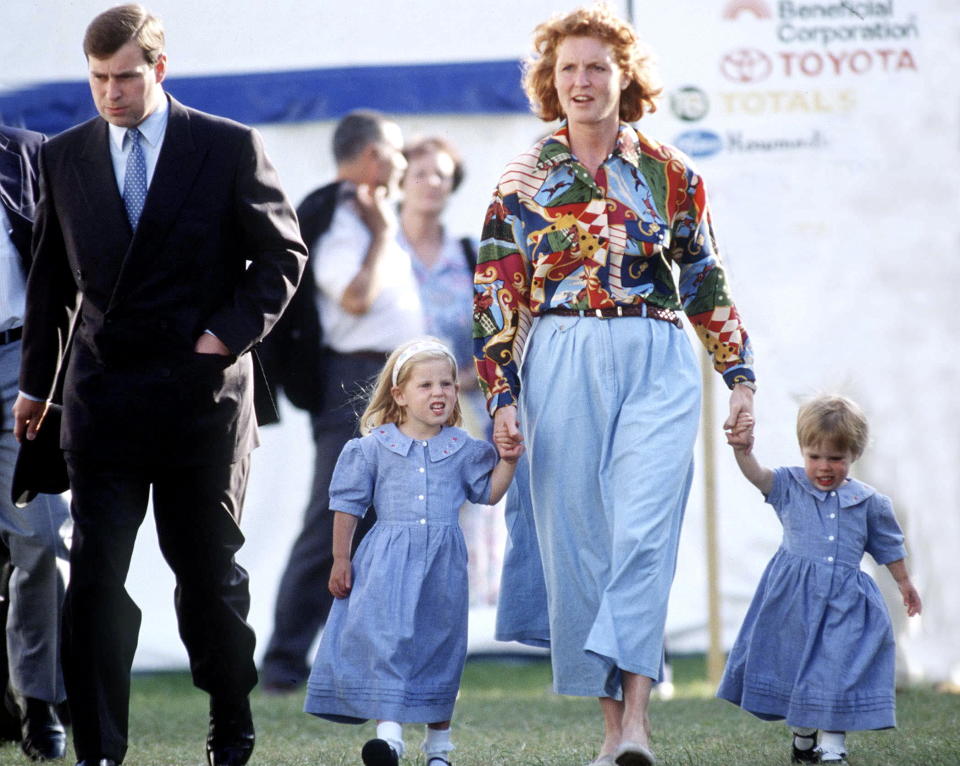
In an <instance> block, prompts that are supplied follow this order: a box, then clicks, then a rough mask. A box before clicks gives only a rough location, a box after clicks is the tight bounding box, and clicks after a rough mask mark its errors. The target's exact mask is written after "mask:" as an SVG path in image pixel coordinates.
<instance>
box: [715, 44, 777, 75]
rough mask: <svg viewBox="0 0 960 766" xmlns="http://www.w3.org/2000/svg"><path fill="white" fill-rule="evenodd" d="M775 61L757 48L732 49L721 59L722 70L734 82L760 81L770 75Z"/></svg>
mask: <svg viewBox="0 0 960 766" xmlns="http://www.w3.org/2000/svg"><path fill="white" fill-rule="evenodd" d="M772 70H773V63H772V62H771V61H770V57H769V56H768V55H767V54H766V53H764V52H763V51H760V50H757V49H756V48H741V49H740V50H736V51H731V52H730V53H728V54H726V55H725V56H724V57H723V58H722V59H720V71H721V73H722V74H723V76H724V77H726V78H727V79H728V80H732V81H733V82H759V81H760V80H765V79H767V78H768V77H769V76H770V72H771V71H772Z"/></svg>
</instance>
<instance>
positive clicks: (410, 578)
mask: <svg viewBox="0 0 960 766" xmlns="http://www.w3.org/2000/svg"><path fill="white" fill-rule="evenodd" d="M496 461H497V456H496V452H495V450H494V449H493V447H492V445H490V444H488V443H487V442H484V441H480V440H478V439H474V438H472V437H471V436H470V435H469V434H468V433H467V432H466V431H463V430H462V429H459V428H450V427H445V428H443V430H442V431H441V432H440V433H439V434H438V435H437V436H435V437H433V438H432V439H429V440H426V441H418V440H414V439H411V438H410V437H409V436H405V435H404V434H403V433H401V432H400V430H399V429H398V428H397V427H396V425H394V424H392V423H390V424H386V425H383V426H380V427H379V428H377V429H375V430H374V431H373V432H372V433H371V434H369V435H367V436H364V437H363V438H360V439H353V440H351V441H350V442H348V443H347V445H346V446H345V447H344V449H343V452H342V453H341V454H340V459H339V460H338V461H337V467H336V469H335V470H334V473H333V480H332V482H331V484H330V508H331V509H332V510H335V511H344V512H346V513H351V514H354V515H355V516H362V515H363V514H364V513H365V512H366V510H367V508H368V507H370V506H371V505H373V506H374V507H375V508H376V509H377V521H376V524H374V526H373V527H372V528H371V530H370V531H369V532H368V533H367V535H366V536H365V537H364V539H363V541H362V542H361V543H360V545H359V547H358V548H357V552H356V554H355V556H354V559H353V590H352V591H351V593H350V595H349V596H348V597H347V598H344V599H336V600H335V601H334V603H333V608H332V609H331V611H330V617H329V620H328V621H327V626H326V628H325V629H324V631H323V635H322V637H321V639H320V646H319V648H318V650H317V657H316V660H315V662H314V664H313V669H312V671H311V673H310V678H309V679H308V681H307V697H306V702H305V704H304V710H305V711H306V712H308V713H312V714H314V715H317V716H320V717H322V718H327V719H329V720H332V721H338V722H341V723H362V722H364V721H366V720H368V719H371V718H373V719H381V720H382V719H385V720H391V721H398V722H400V723H434V722H439V721H447V720H450V718H451V717H452V715H453V705H454V701H455V699H456V696H457V691H458V689H459V687H460V675H461V673H462V672H463V664H464V660H465V659H466V653H467V609H468V594H467V550H466V545H465V544H464V540H463V534H462V532H461V531H460V524H459V520H458V513H459V510H460V506H461V505H463V502H464V500H470V501H471V502H474V503H485V502H487V500H488V499H489V496H490V473H491V471H492V470H493V467H494V465H496ZM323 587H327V584H326V583H323Z"/></svg>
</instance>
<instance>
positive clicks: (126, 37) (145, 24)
mask: <svg viewBox="0 0 960 766" xmlns="http://www.w3.org/2000/svg"><path fill="white" fill-rule="evenodd" d="M131 40H133V41H134V42H136V44H137V47H139V48H140V50H141V51H143V58H144V59H145V60H146V62H147V63H148V64H149V65H150V66H153V65H154V64H156V63H157V60H158V59H159V58H160V55H161V54H162V53H163V44H164V37H163V24H162V23H161V21H160V19H159V18H157V17H156V16H154V15H153V14H152V13H150V12H149V11H148V10H147V9H146V8H144V7H143V6H142V5H138V4H136V3H130V4H128V5H118V6H116V7H115V8H111V9H110V10H107V11H104V12H103V13H101V14H100V15H99V16H97V17H96V18H95V19H94V20H93V21H91V22H90V24H89V25H88V26H87V31H86V33H85V34H84V36H83V54H84V55H85V56H86V57H87V58H90V57H91V56H92V57H93V58H97V59H105V58H109V57H110V56H112V55H113V54H114V53H116V52H117V51H118V50H120V49H121V48H122V47H123V46H124V45H126V44H127V43H128V42H130V41H131Z"/></svg>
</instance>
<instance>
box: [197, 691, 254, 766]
mask: <svg viewBox="0 0 960 766" xmlns="http://www.w3.org/2000/svg"><path fill="white" fill-rule="evenodd" d="M255 742H256V735H255V733H254V730H253V715H252V714H251V713H250V700H249V699H248V698H247V697H243V698H242V699H239V700H237V699H218V698H216V697H211V698H210V728H209V730H208V733H207V763H208V764H209V766H243V765H244V764H245V763H246V762H247V761H249V760H250V754H251V753H252V752H253V745H254V743H255Z"/></svg>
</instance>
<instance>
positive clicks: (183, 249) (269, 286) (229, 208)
mask: <svg viewBox="0 0 960 766" xmlns="http://www.w3.org/2000/svg"><path fill="white" fill-rule="evenodd" d="M163 43H164V36H163V29H162V27H161V25H160V22H159V20H158V19H156V18H155V17H153V16H151V15H150V14H149V13H148V12H147V11H146V10H145V9H143V8H142V7H141V6H139V5H125V6H118V7H116V8H112V9H110V10H108V11H106V12H104V13H102V14H100V15H99V16H97V17H96V18H95V19H94V20H93V21H92V22H91V23H90V25H89V27H88V28H87V31H86V35H85V37H84V52H85V54H86V56H87V61H88V65H89V79H90V88H91V92H92V94H93V99H94V102H95V104H96V107H97V110H98V111H99V113H100V117H97V118H94V119H93V120H91V121H89V122H86V123H84V124H82V125H79V126H77V127H75V128H72V129H70V130H68V131H66V132H64V133H62V134H60V135H59V136H57V137H55V138H53V139H51V140H50V141H48V142H47V143H46V144H45V145H44V148H43V150H42V151H41V154H40V189H41V193H40V202H39V205H38V213H37V223H36V232H35V235H34V244H33V253H34V267H33V269H32V271H31V274H30V279H29V281H28V285H27V315H26V322H25V325H24V338H23V362H22V367H21V375H20V390H21V395H20V397H19V398H18V400H17V404H16V406H15V408H14V414H15V417H16V434H17V436H18V437H25V438H27V439H29V438H32V437H33V436H35V433H36V429H37V428H38V427H42V418H43V413H44V411H45V400H46V399H47V398H48V397H49V394H50V391H51V389H52V388H53V385H54V379H55V378H56V375H57V367H58V363H59V360H60V357H61V354H62V351H63V345H64V340H65V338H66V337H67V335H68V332H69V329H70V326H71V323H72V324H73V326H74V329H73V339H72V341H71V349H70V354H69V359H68V361H67V369H66V376H65V378H64V387H63V424H62V429H61V446H62V447H63V448H64V450H65V454H66V458H67V467H68V472H69V476H70V489H71V492H72V498H73V516H74V524H75V531H74V536H73V544H72V548H71V554H70V564H71V578H70V584H69V587H68V589H67V595H66V603H65V607H64V645H63V666H64V675H65V679H66V685H67V698H68V701H69V703H70V711H71V715H72V718H73V736H74V745H75V748H76V753H77V757H78V760H79V761H80V765H81V766H92V765H93V764H97V766H112V765H113V764H119V763H120V762H121V761H122V760H123V758H124V755H125V753H126V749H127V716H128V705H129V692H130V668H131V665H132V662H133V655H134V651H135V648H136V643H137V632H138V629H139V625H140V611H139V609H138V608H137V606H136V605H135V604H134V603H133V602H132V600H131V599H130V597H129V595H128V594H127V592H126V590H125V588H124V581H125V578H126V574H127V570H128V567H129V562H130V557H131V554H132V551H133V545H134V539H135V536H136V532H137V529H138V527H139V525H140V523H141V522H142V521H143V519H144V516H145V513H146V508H147V499H148V496H149V495H150V494H151V492H152V499H153V510H154V517H155V521H156V526H157V537H158V539H159V543H160V548H161V550H162V552H163V555H164V557H165V559H166V560H167V562H168V563H169V564H170V567H171V568H172V569H173V571H174V574H175V575H176V582H177V585H176V592H175V605H176V611H177V618H178V621H179V627H180V635H181V637H182V639H183V641H184V644H185V645H186V648H187V653H188V655H189V658H190V669H191V672H192V674H193V680H194V683H195V685H196V686H198V687H199V688H201V689H203V690H204V691H206V692H208V693H209V694H210V729H209V735H208V737H207V756H208V761H209V762H210V764H211V766H240V765H241V764H243V763H246V761H247V760H248V759H249V757H250V753H251V751H252V749H253V743H254V731H253V723H252V720H251V715H250V705H249V701H248V694H249V692H250V690H251V689H252V688H253V687H254V685H255V684H256V682H257V673H256V668H255V666H254V662H253V649H254V635H253V630H252V629H251V628H250V626H249V625H248V624H247V622H246V616H247V612H248V609H249V601H250V597H249V590H248V583H247V574H246V572H245V571H244V570H243V569H242V568H241V567H240V566H239V565H238V564H237V563H236V561H235V558H234V554H235V553H236V552H237V550H238V549H239V548H240V546H241V544H242V543H243V535H242V534H241V532H240V527H239V521H240V513H241V507H242V503H243V496H244V491H245V488H246V481H247V472H248V467H249V452H250V451H251V450H252V449H253V448H254V447H255V446H256V445H257V432H256V424H255V421H254V409H253V381H252V376H253V364H252V361H251V355H250V354H249V353H247V352H248V351H250V349H251V347H252V346H253V345H254V344H256V343H257V342H258V341H260V339H261V338H263V336H264V335H265V334H266V333H267V332H268V331H269V330H270V328H271V327H272V325H273V324H274V322H275V321H276V320H277V318H278V317H279V316H280V314H281V312H282V311H283V309H284V307H285V306H286V304H287V302H288V301H289V300H290V297H291V296H292V295H293V292H294V290H295V289H296V286H297V283H298V282H299V279H300V275H301V272H302V270H303V267H304V264H305V261H306V248H305V247H304V245H303V243H302V241H301V240H300V236H299V231H298V228H297V221H296V216H295V214H294V212H293V209H292V207H291V206H290V204H289V202H288V200H287V198H286V196H285V195H284V193H283V191H282V190H281V188H280V185H279V181H278V178H277V175H276V173H275V171H274V169H273V167H272V166H271V165H270V162H269V161H268V159H267V158H266V155H265V154H264V150H263V146H262V143H261V140H260V138H259V136H258V135H257V133H256V132H255V131H253V130H251V129H250V128H247V127H245V126H243V125H239V124H237V123H234V122H231V121H228V120H225V119H222V118H218V117H214V116H211V115H207V114H203V113H201V112H197V111H195V110H193V109H189V108H186V107H184V106H183V105H181V104H179V103H178V102H177V101H176V100H174V99H172V98H169V97H168V96H167V95H166V94H165V93H164V91H163V88H162V86H161V83H162V82H163V80H164V77H165V75H166V63H167V62H166V57H165V55H164V53H163Z"/></svg>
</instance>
